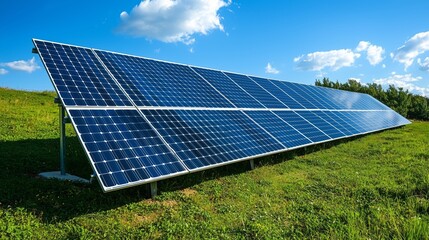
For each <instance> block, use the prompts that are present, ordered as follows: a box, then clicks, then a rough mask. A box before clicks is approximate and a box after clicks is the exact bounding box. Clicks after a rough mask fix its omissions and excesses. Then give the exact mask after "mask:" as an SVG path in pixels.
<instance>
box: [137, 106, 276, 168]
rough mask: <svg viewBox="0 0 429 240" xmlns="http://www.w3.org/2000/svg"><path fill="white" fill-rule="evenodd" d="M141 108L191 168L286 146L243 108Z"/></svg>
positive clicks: (237, 158) (268, 151)
mask: <svg viewBox="0 0 429 240" xmlns="http://www.w3.org/2000/svg"><path fill="white" fill-rule="evenodd" d="M142 112H143V113H144V114H145V116H147V118H148V119H149V121H150V122H151V123H152V124H153V126H154V127H155V128H156V129H157V131H158V132H159V133H160V134H161V135H162V136H163V137H164V139H165V140H166V141H167V142H168V144H169V145H170V146H171V147H172V148H173V149H174V151H175V152H176V154H177V155H178V156H179V157H180V158H181V159H182V160H183V162H184V163H185V165H186V166H187V167H188V168H189V169H191V170H195V169H199V168H204V167H208V166H213V165H217V164H222V163H227V162H232V161H237V160H240V159H243V158H248V157H253V156H257V155H260V154H265V153H270V152H274V151H278V150H281V149H284V146H282V145H281V144H280V143H279V142H278V141H276V140H275V139H274V138H272V137H271V136H270V135H269V134H267V133H266V132H265V131H264V130H263V129H261V128H260V127H259V126H258V125H256V124H255V123H254V122H253V121H252V120H251V119H249V118H248V117H247V116H246V115H245V114H243V113H242V112H240V111H227V110H226V111H211V110H144V109H142Z"/></svg>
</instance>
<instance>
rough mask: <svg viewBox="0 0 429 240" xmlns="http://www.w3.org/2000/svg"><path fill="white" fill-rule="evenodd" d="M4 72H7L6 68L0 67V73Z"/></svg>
mask: <svg viewBox="0 0 429 240" xmlns="http://www.w3.org/2000/svg"><path fill="white" fill-rule="evenodd" d="M6 73H8V72H7V70H6V69H4V68H0V75H4V74H6Z"/></svg>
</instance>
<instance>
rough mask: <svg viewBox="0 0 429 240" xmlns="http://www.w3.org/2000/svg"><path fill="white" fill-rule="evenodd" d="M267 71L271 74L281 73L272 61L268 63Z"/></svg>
mask: <svg viewBox="0 0 429 240" xmlns="http://www.w3.org/2000/svg"><path fill="white" fill-rule="evenodd" d="M265 72H266V73H269V74H279V73H280V71H279V70H277V69H275V68H274V67H273V66H271V63H268V64H267V66H266V67H265Z"/></svg>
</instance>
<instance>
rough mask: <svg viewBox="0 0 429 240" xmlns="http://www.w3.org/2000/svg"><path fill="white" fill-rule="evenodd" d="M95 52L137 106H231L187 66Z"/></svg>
mask: <svg viewBox="0 0 429 240" xmlns="http://www.w3.org/2000/svg"><path fill="white" fill-rule="evenodd" d="M95 52H96V54H97V55H98V56H99V57H100V59H101V60H102V61H103V63H104V64H105V65H106V66H107V68H108V69H109V71H110V72H111V73H112V74H113V76H114V77H115V79H116V80H118V82H119V84H120V85H121V86H122V87H123V89H124V90H125V92H126V94H127V95H128V96H130V98H131V99H132V100H133V102H134V103H135V104H136V105H137V106H169V107H218V108H230V107H232V105H231V104H230V103H229V102H228V101H227V99H225V98H224V97H223V96H222V95H221V94H220V93H219V92H217V91H216V90H215V89H214V88H213V87H211V86H210V85H209V84H208V83H207V82H206V81H204V79H202V78H201V77H200V76H199V75H198V74H197V73H195V72H194V71H193V70H192V68H190V67H189V66H185V65H179V64H172V63H166V62H161V61H154V60H150V59H145V58H140V57H133V56H128V55H123V54H115V53H111V52H106V51H99V50H96V51H95Z"/></svg>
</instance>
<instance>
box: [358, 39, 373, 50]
mask: <svg viewBox="0 0 429 240" xmlns="http://www.w3.org/2000/svg"><path fill="white" fill-rule="evenodd" d="M369 45H371V43H370V42H366V41H360V42H359V44H358V46H357V47H356V51H357V52H362V51H366V50H367V49H368V47H369Z"/></svg>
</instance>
